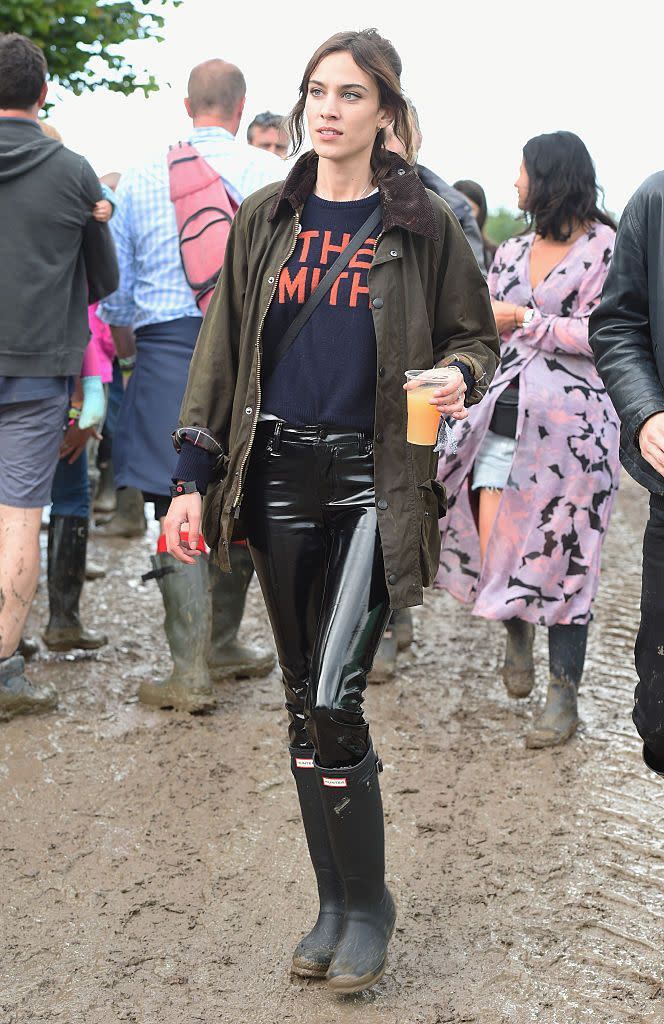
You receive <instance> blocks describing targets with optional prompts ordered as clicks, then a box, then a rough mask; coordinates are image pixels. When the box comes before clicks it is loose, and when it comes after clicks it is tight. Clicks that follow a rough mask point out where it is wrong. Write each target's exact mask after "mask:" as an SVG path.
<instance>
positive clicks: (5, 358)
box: [0, 117, 118, 377]
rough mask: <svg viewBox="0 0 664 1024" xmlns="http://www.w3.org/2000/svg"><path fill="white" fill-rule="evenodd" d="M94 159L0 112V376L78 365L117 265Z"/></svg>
mask: <svg viewBox="0 0 664 1024" xmlns="http://www.w3.org/2000/svg"><path fill="white" fill-rule="evenodd" d="M101 198H102V194H101V188H100V185H99V181H98V180H97V177H96V175H95V173H94V171H93V170H92V167H91V166H90V164H89V163H88V162H87V160H85V159H84V158H83V157H82V156H78V155H77V154H76V153H72V152H71V150H69V149H67V148H66V147H65V146H63V145H62V143H61V142H56V141H55V140H54V139H51V138H49V137H48V136H47V135H45V134H44V133H43V132H42V130H41V128H40V127H39V125H38V124H37V123H36V122H35V121H32V120H29V119H28V118H21V117H0V377H2V376H5V377H65V376H70V375H72V376H73V375H75V374H78V373H79V372H80V369H81V362H82V360H83V352H84V350H85V346H86V345H87V341H88V337H89V330H88V315H87V308H88V303H89V302H95V301H96V300H97V299H101V298H103V297H104V296H105V295H109V294H110V293H111V292H113V291H115V289H116V288H117V286H118V266H117V260H116V256H115V249H114V246H113V240H112V237H111V233H110V231H109V229H108V225H107V224H100V223H98V222H97V221H95V220H94V219H93V217H92V208H93V206H94V204H95V203H96V202H97V201H98V200H99V199H101Z"/></svg>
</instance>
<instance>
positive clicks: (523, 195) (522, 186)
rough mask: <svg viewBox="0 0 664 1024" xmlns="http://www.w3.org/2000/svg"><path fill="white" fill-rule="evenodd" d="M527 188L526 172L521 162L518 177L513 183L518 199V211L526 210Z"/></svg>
mask: <svg viewBox="0 0 664 1024" xmlns="http://www.w3.org/2000/svg"><path fill="white" fill-rule="evenodd" d="M528 186H529V182H528V171H527V170H526V165H525V163H524V162H523V160H522V161H521V166H520V167H519V177H518V178H517V179H516V181H515V182H514V188H515V189H516V191H517V197H518V199H517V205H518V207H519V209H520V210H527V209H528V207H527V206H526V203H527V202H528Z"/></svg>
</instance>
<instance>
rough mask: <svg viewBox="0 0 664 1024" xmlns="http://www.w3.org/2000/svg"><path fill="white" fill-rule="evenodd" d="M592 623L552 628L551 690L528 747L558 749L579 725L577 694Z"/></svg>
mask: <svg viewBox="0 0 664 1024" xmlns="http://www.w3.org/2000/svg"><path fill="white" fill-rule="evenodd" d="M587 642H588V624H587V623H583V624H582V625H576V624H570V625H564V624H563V625H560V624H558V625H554V626H549V689H548V691H547V695H546V703H545V705H544V710H543V711H542V713H541V714H540V715H538V717H537V718H536V719H535V722H534V723H533V728H532V729H531V731H530V732H529V733H528V734H527V736H526V746H527V747H530V748H531V749H534V750H537V749H539V748H540V747H557V746H559V745H560V744H561V743H565V742H566V740H568V739H569V738H570V736H573V735H574V733H575V732H576V730H577V726H578V724H579V715H578V712H577V707H576V695H577V693H578V690H579V685H580V683H581V679H582V676H583V666H584V663H585V657H586V645H587Z"/></svg>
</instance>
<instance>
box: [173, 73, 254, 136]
mask: <svg viewBox="0 0 664 1024" xmlns="http://www.w3.org/2000/svg"><path fill="white" fill-rule="evenodd" d="M246 92H247V83H246V82H245V80H244V75H243V74H242V72H241V71H240V69H239V68H237V67H236V66H235V64H228V63H226V61H225V60H206V61H205V62H204V63H203V64H198V65H197V66H196V67H195V68H194V69H193V71H192V72H191V74H190V75H189V85H188V96H187V101H186V106H187V110H188V111H189V116H190V117H192V118H193V119H194V121H198V122H199V123H207V124H215V123H216V124H222V125H223V126H224V127H229V125H231V124H235V128H234V130H233V129H231V130H233V134H235V132H237V129H238V126H239V124H240V118H241V117H242V109H243V107H244V98H245V95H246Z"/></svg>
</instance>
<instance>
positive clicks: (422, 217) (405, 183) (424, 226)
mask: <svg viewBox="0 0 664 1024" xmlns="http://www.w3.org/2000/svg"><path fill="white" fill-rule="evenodd" d="M390 160H391V163H392V167H391V169H390V171H389V173H388V174H387V175H386V176H385V177H384V178H382V179H381V180H380V181H379V183H378V191H379V194H380V203H381V206H382V209H383V231H389V230H390V228H393V227H400V228H405V230H406V231H413V232H414V233H415V234H418V235H423V236H424V237H425V238H433V239H437V238H438V231H437V228H436V218H435V216H434V212H433V207H432V205H431V200H430V199H429V196H428V195H427V193H426V189H425V188H424V185H423V184H422V182H421V181H420V179H419V177H418V175H417V173H416V171H415V169H414V168H413V167H411V165H410V164H407V163H406V161H405V160H402V159H401V157H400V156H397V155H396V154H395V153H392V154H390ZM317 170H318V156H317V155H316V153H315V152H314V151H313V150H310V151H309V152H308V153H305V154H304V155H303V156H301V157H300V159H299V160H298V161H297V163H296V164H295V166H294V167H293V169H292V170H291V172H290V174H289V175H288V177H287V178H286V180H285V181H284V184H283V188H282V189H281V192H280V193H279V195H278V196H277V198H276V199H275V201H274V203H273V205H272V209H271V210H270V215H269V218H268V219H269V220H270V221H272V220H274V219H275V218H276V217H277V216H278V214H279V212H280V209H281V207H282V204H284V203H287V204H288V205H289V206H290V207H291V208H292V209H293V210H295V211H296V212H297V211H299V210H301V209H302V207H303V206H304V203H305V201H306V200H307V199H308V197H309V196H310V195H311V193H312V192H313V189H314V185H315V184H316V173H317Z"/></svg>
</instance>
